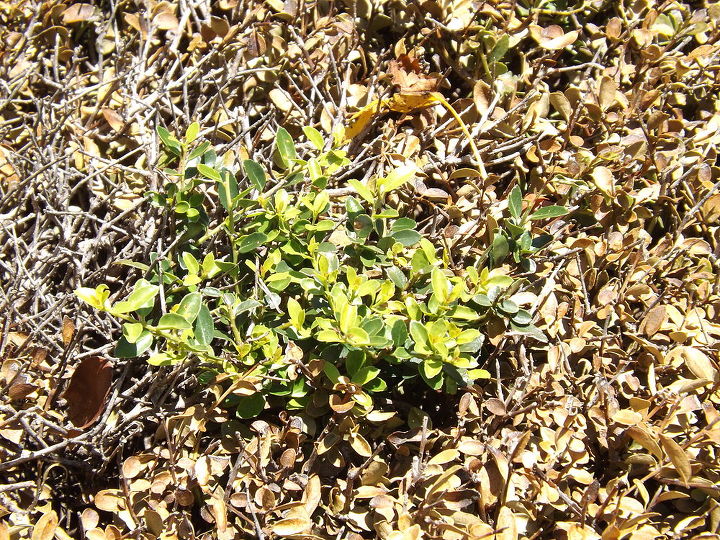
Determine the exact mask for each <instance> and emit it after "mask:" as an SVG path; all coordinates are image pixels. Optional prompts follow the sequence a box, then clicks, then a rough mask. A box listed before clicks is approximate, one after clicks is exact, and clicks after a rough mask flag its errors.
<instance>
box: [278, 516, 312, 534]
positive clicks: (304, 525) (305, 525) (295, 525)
mask: <svg viewBox="0 0 720 540" xmlns="http://www.w3.org/2000/svg"><path fill="white" fill-rule="evenodd" d="M311 526H312V522H311V521H310V520H309V519H302V518H286V519H281V520H280V521H278V522H276V523H275V524H274V525H273V526H272V532H273V533H275V534H277V535H278V536H292V535H294V534H300V533H301V532H303V531H304V530H306V529H309V528H310V527H311Z"/></svg>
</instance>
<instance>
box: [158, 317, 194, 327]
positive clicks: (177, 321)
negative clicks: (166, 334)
mask: <svg viewBox="0 0 720 540" xmlns="http://www.w3.org/2000/svg"><path fill="white" fill-rule="evenodd" d="M157 327H158V328H159V329H160V330H189V329H191V328H192V325H191V324H190V323H189V322H188V321H187V320H186V319H185V318H184V317H183V316H182V315H178V314H177V313H166V314H165V315H163V316H162V317H160V321H159V322H158V324H157Z"/></svg>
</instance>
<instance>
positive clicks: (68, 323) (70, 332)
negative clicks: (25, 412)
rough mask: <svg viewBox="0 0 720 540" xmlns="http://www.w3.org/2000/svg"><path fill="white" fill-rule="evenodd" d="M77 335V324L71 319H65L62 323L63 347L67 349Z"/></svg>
mask: <svg viewBox="0 0 720 540" xmlns="http://www.w3.org/2000/svg"><path fill="white" fill-rule="evenodd" d="M74 335H75V323H74V322H73V321H72V319H71V318H70V317H63V322H62V340H63V345H65V346H66V347H67V346H68V345H69V344H70V342H71V341H72V338H73V336H74Z"/></svg>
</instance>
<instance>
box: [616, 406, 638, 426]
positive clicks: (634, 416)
mask: <svg viewBox="0 0 720 540" xmlns="http://www.w3.org/2000/svg"><path fill="white" fill-rule="evenodd" d="M642 418H643V417H642V414H640V413H639V412H635V411H631V410H630V409H621V410H619V411H618V412H616V413H615V414H613V416H612V419H613V422H617V423H618V424H623V425H625V426H634V425H635V424H639V423H640V422H642Z"/></svg>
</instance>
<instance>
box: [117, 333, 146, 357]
mask: <svg viewBox="0 0 720 540" xmlns="http://www.w3.org/2000/svg"><path fill="white" fill-rule="evenodd" d="M152 343H153V336H152V334H151V333H150V332H148V331H147V330H145V331H144V332H142V333H141V334H140V336H138V338H137V339H136V340H135V343H130V342H129V341H128V340H127V339H126V338H125V336H123V337H121V338H120V339H119V340H118V343H117V345H116V346H115V350H114V351H113V356H115V358H135V357H136V356H140V355H141V354H142V353H144V352H145V351H147V350H148V349H149V348H150V347H151V346H152Z"/></svg>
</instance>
